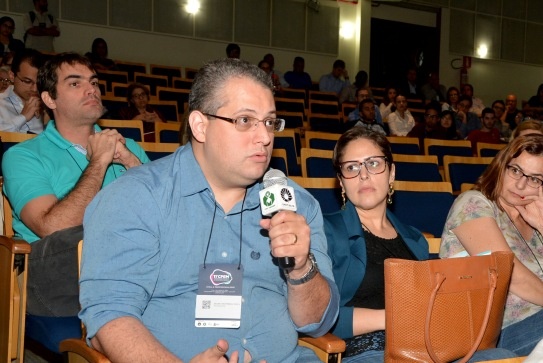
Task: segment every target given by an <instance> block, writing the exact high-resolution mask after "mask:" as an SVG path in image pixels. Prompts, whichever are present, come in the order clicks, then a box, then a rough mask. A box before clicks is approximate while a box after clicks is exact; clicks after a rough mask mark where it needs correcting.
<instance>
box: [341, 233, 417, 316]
mask: <svg viewBox="0 0 543 363" xmlns="http://www.w3.org/2000/svg"><path fill="white" fill-rule="evenodd" d="M364 239H365V241H366V254H367V257H368V261H367V265H366V274H365V275H364V279H363V280H362V283H361V284H360V286H359V287H358V290H356V293H355V294H354V296H353V298H352V299H351V301H349V302H348V303H347V306H354V307H356V308H368V309H384V308H385V270H384V263H385V259H387V258H403V259H407V260H416V258H415V256H414V255H413V253H412V252H411V251H410V250H409V249H408V248H407V245H406V244H405V242H404V241H403V238H402V236H400V235H399V234H398V235H397V236H396V237H394V238H392V239H385V238H381V237H379V236H376V235H374V234H373V233H371V232H370V231H367V230H364Z"/></svg>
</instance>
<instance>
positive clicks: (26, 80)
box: [15, 74, 36, 87]
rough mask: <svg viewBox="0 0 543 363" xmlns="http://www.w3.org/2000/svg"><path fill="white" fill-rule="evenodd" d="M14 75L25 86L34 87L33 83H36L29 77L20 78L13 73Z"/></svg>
mask: <svg viewBox="0 0 543 363" xmlns="http://www.w3.org/2000/svg"><path fill="white" fill-rule="evenodd" d="M15 77H17V79H18V80H19V81H21V82H23V83H24V85H25V86H27V87H34V85H35V84H36V82H34V81H33V80H31V79H28V78H21V77H19V75H17V74H16V75H15Z"/></svg>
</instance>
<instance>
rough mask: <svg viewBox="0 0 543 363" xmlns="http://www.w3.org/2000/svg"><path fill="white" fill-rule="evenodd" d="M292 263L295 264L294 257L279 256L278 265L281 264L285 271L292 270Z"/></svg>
mask: <svg viewBox="0 0 543 363" xmlns="http://www.w3.org/2000/svg"><path fill="white" fill-rule="evenodd" d="M294 265H296V261H295V260H294V257H287V256H285V257H279V266H281V268H282V269H283V270H285V271H286V272H290V271H292V269H293V268H294Z"/></svg>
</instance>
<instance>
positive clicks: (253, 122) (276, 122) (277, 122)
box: [203, 113, 285, 132]
mask: <svg viewBox="0 0 543 363" xmlns="http://www.w3.org/2000/svg"><path fill="white" fill-rule="evenodd" d="M203 114H204V115H206V116H208V117H214V118H218V119H219V120H223V121H228V122H231V123H233V124H234V127H235V128H236V130H238V131H241V132H245V131H249V130H250V131H252V130H256V128H257V126H258V123H259V122H262V123H263V124H264V126H266V130H267V131H268V132H281V131H283V130H284V128H285V120H283V119H282V118H268V119H265V120H259V119H257V118H255V117H248V116H241V117H237V118H228V117H223V116H217V115H211V114H209V113H203Z"/></svg>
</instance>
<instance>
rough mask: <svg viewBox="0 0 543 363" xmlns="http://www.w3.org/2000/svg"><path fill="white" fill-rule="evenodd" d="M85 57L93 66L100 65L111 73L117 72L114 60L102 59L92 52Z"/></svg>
mask: <svg viewBox="0 0 543 363" xmlns="http://www.w3.org/2000/svg"><path fill="white" fill-rule="evenodd" d="M85 57H87V58H89V60H90V61H91V63H92V65H93V66H94V65H95V64H99V65H101V66H103V67H105V68H106V69H108V70H110V71H116V70H117V65H116V64H115V62H114V61H113V60H112V59H109V58H101V57H99V56H98V55H96V54H94V53H91V52H88V53H87V54H85Z"/></svg>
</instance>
